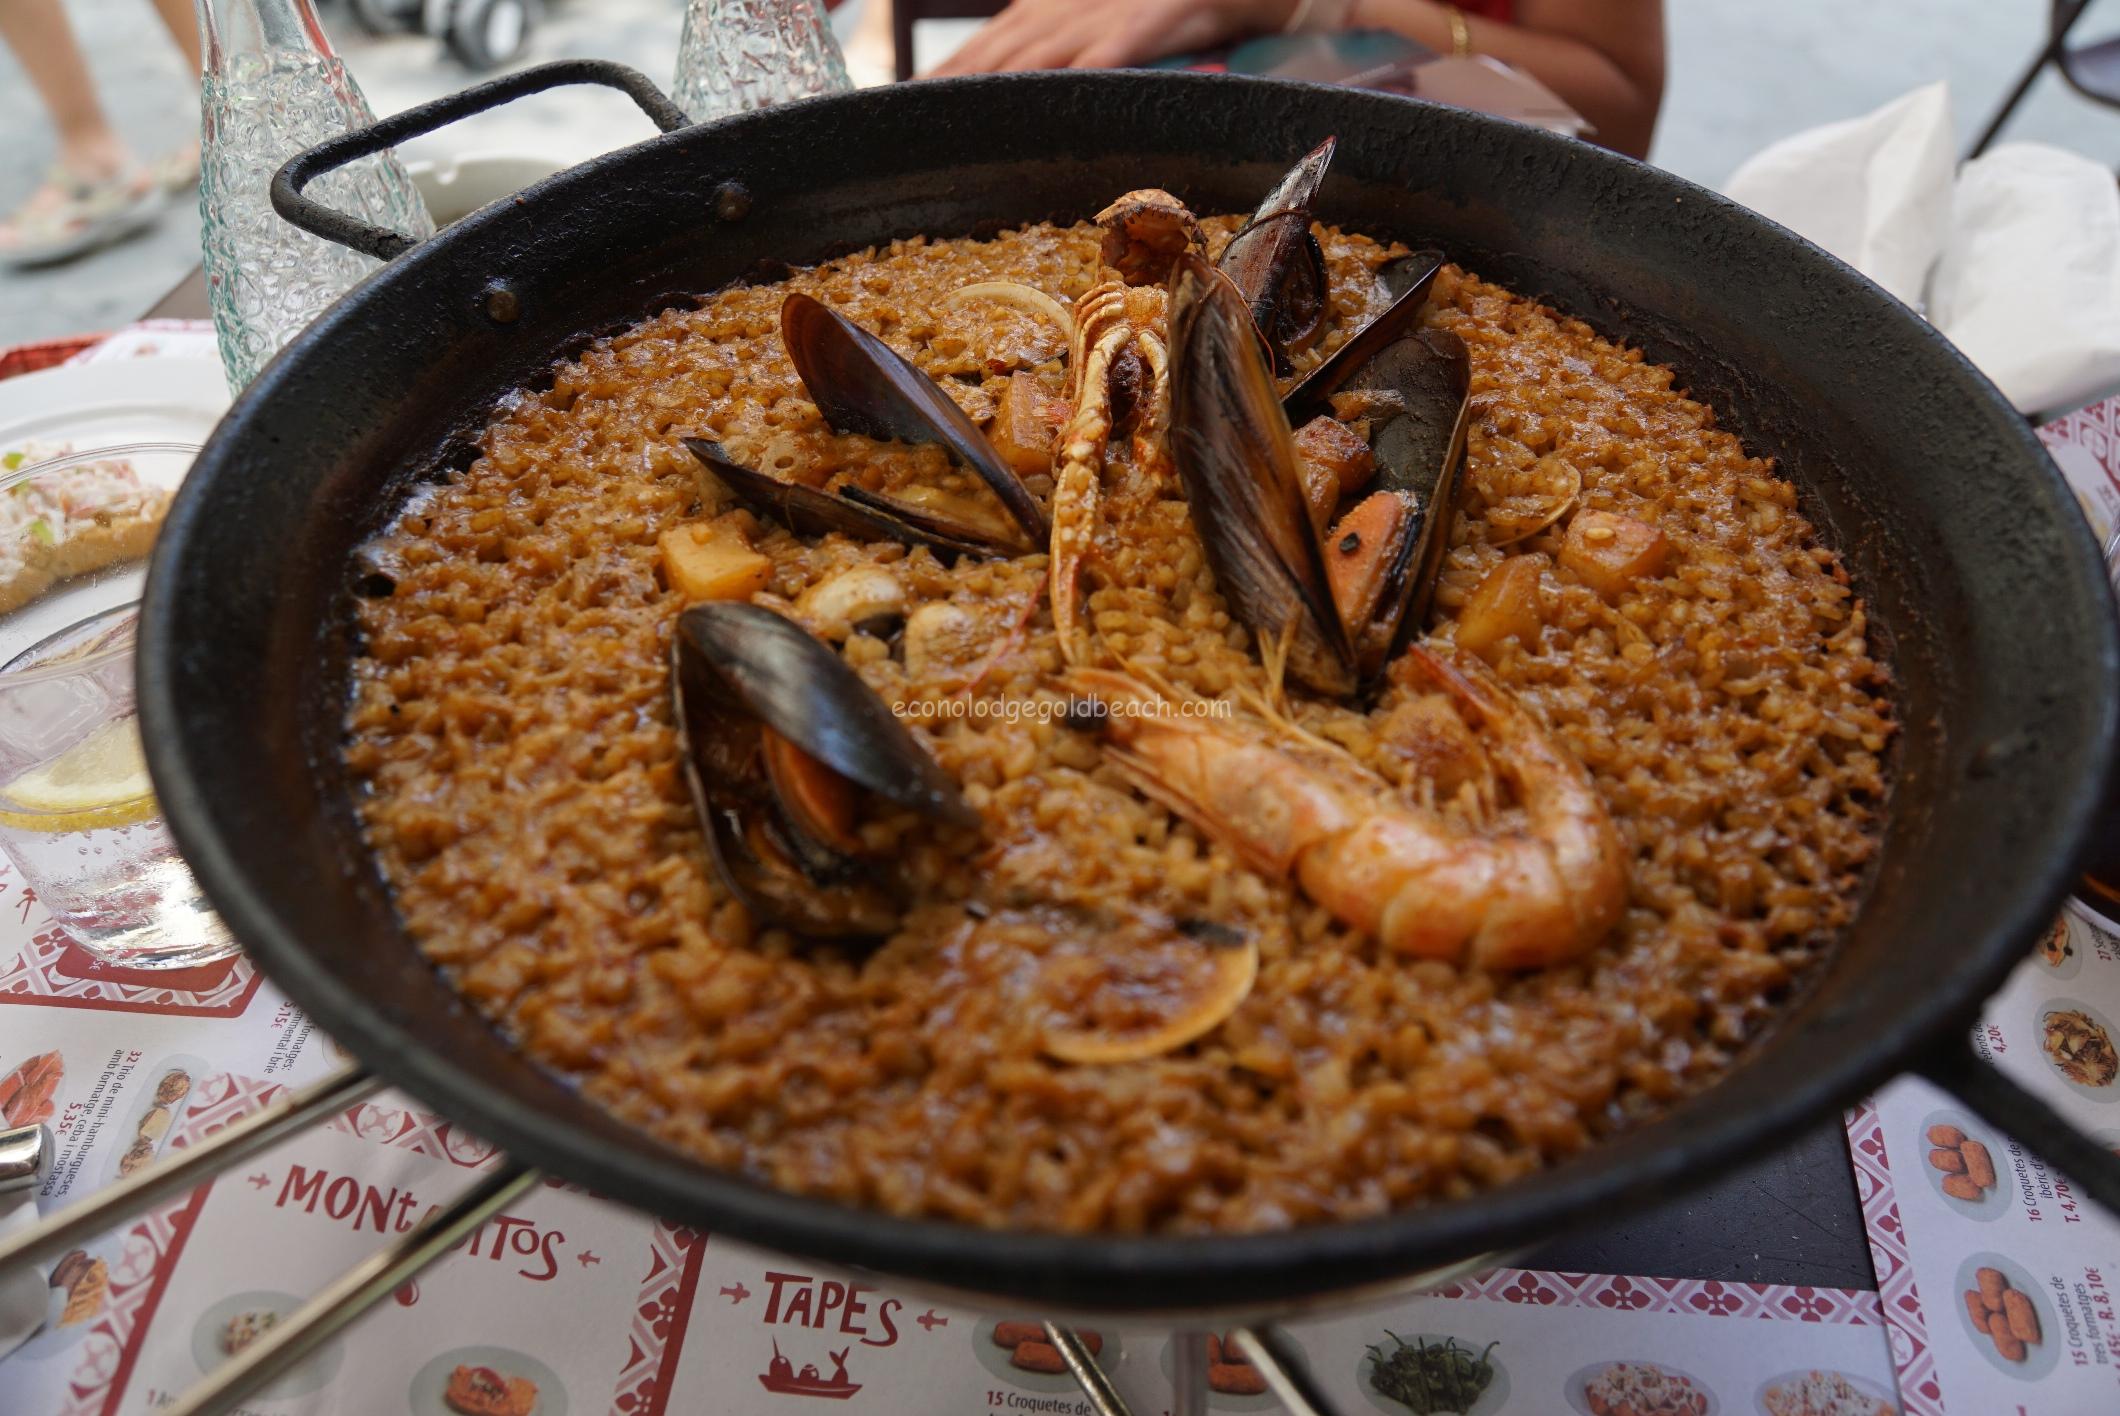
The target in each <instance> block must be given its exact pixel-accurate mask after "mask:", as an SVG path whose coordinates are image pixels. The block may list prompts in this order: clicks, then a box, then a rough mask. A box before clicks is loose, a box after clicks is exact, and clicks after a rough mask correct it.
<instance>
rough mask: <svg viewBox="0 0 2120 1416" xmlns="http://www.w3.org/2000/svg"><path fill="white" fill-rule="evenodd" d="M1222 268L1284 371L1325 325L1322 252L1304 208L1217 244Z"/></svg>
mask: <svg viewBox="0 0 2120 1416" xmlns="http://www.w3.org/2000/svg"><path fill="white" fill-rule="evenodd" d="M1219 264H1220V266H1221V268H1222V272H1223V273H1224V274H1225V275H1227V276H1228V277H1229V278H1230V280H1231V281H1233V282H1235V284H1236V287H1237V289H1238V291H1239V292H1240V293H1241V294H1242V295H1243V297H1244V305H1245V309H1246V312H1247V313H1248V314H1249V315H1250V317H1251V322H1252V325H1253V327H1254V328H1256V329H1257V330H1258V337H1259V338H1262V339H1264V340H1265V341H1266V347H1267V350H1268V352H1269V353H1271V354H1272V355H1273V372H1274V373H1275V374H1277V375H1280V374H1286V373H1287V372H1288V370H1289V368H1290V367H1291V366H1290V364H1289V362H1288V356H1289V354H1290V353H1291V352H1292V351H1294V350H1298V349H1307V348H1309V347H1310V345H1311V344H1312V343H1313V342H1314V341H1315V340H1316V339H1317V337H1318V335H1319V333H1320V332H1322V331H1323V330H1324V328H1325V314H1326V311H1327V309H1328V308H1329V307H1330V295H1331V288H1330V282H1329V281H1328V279H1327V276H1326V273H1325V252H1324V251H1323V250H1321V249H1320V248H1319V246H1318V238H1317V237H1315V236H1313V235H1312V234H1311V232H1310V215H1309V213H1307V212H1285V213H1283V214H1282V215H1280V216H1270V217H1268V218H1267V219H1266V220H1264V221H1261V222H1255V223H1253V224H1252V225H1250V226H1247V227H1245V228H1244V229H1243V230H1242V231H1239V232H1238V233H1237V234H1236V235H1234V236H1232V237H1230V239H1229V244H1228V245H1227V246H1224V247H1223V248H1222V258H1221V260H1220V262H1219Z"/></svg>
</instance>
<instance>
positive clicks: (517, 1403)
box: [408, 1344, 567, 1416]
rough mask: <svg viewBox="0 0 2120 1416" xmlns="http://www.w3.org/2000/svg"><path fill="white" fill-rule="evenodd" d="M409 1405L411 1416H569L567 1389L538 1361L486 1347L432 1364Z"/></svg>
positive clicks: (437, 1359) (416, 1384)
mask: <svg viewBox="0 0 2120 1416" xmlns="http://www.w3.org/2000/svg"><path fill="white" fill-rule="evenodd" d="M408 1405H409V1408H410V1411H411V1416H567V1389H566V1388H565V1387H563V1386H561V1385H560V1380H559V1374H558V1373H557V1372H554V1371H553V1370H552V1369H551V1368H550V1367H548V1366H546V1365H545V1364H544V1363H543V1362H540V1361H538V1360H537V1359H536V1358H535V1357H532V1356H530V1355H528V1354H527V1353H523V1352H517V1351H516V1350H515V1349H513V1348H510V1347H497V1346H493V1345H491V1344H487V1345H482V1346H477V1347H458V1348H454V1349H452V1350H450V1351H448V1352H444V1353H441V1354H440V1355H438V1356H436V1357H434V1358H432V1359H430V1360H429V1361H428V1363H427V1365H425V1366H424V1367H421V1368H420V1370H419V1372H418V1373H417V1374H416V1375H415V1376H414V1377H413V1379H412V1390H411V1392H410V1395H409V1398H408Z"/></svg>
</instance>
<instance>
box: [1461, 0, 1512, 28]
mask: <svg viewBox="0 0 2120 1416" xmlns="http://www.w3.org/2000/svg"><path fill="white" fill-rule="evenodd" d="M1513 3H1514V0H1463V3H1461V4H1460V5H1459V6H1458V8H1459V9H1460V10H1463V11H1464V12H1465V13H1466V14H1468V15H1478V16H1480V17H1481V18H1482V19H1488V20H1497V21H1499V22H1500V23H1502V24H1505V25H1506V24H1508V23H1509V22H1510V21H1511V20H1512V19H1514V18H1515V16H1513V15H1512V14H1510V13H1509V12H1510V9H1511V8H1512V6H1513Z"/></svg>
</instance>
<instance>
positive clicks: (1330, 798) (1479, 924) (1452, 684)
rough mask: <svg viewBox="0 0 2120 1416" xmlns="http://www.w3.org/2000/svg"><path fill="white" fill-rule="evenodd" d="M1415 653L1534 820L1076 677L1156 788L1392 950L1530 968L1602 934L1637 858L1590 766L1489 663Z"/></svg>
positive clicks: (1113, 741) (1120, 680) (1109, 678)
mask: <svg viewBox="0 0 2120 1416" xmlns="http://www.w3.org/2000/svg"><path fill="white" fill-rule="evenodd" d="M1406 653H1407V655H1408V656H1409V658H1410V659H1411V662H1412V666H1413V667H1414V668H1415V669H1416V670H1417V671H1418V672H1419V673H1420V674H1421V675H1422V676H1424V677H1426V678H1427V679H1428V680H1429V681H1430V682H1432V683H1433V684H1434V685H1436V686H1437V687H1438V688H1440V689H1441V690H1442V691H1443V692H1444V693H1446V694H1447V695H1449V697H1450V698H1451V699H1452V700H1453V701H1454V702H1455V703H1456V705H1457V706H1458V708H1459V710H1460V711H1461V712H1462V713H1464V714H1465V716H1466V717H1467V718H1468V719H1470V720H1471V721H1472V725H1473V726H1474V727H1475V728H1477V729H1479V730H1481V731H1482V732H1483V733H1484V734H1485V735H1486V737H1487V738H1488V740H1489V756H1490V757H1491V758H1492V760H1493V761H1494V762H1495V764H1496V766H1497V768H1498V770H1499V772H1500V775H1501V776H1502V777H1503V778H1504V779H1506V780H1507V781H1508V782H1509V784H1510V785H1511V786H1512V788H1513V789H1514V791H1515V793H1516V797H1517V800H1518V802H1519V803H1520V804H1521V806H1522V807H1523V810H1524V813H1525V815H1526V816H1527V817H1528V818H1529V829H1527V830H1525V831H1521V832H1506V833H1503V832H1482V831H1471V830H1465V829H1462V828H1458V827H1455V826H1453V825H1452V824H1451V823H1449V822H1447V821H1445V820H1444V819H1443V818H1442V817H1441V816H1439V815H1437V814H1436V813H1434V812H1432V811H1427V810H1423V809H1421V808H1419V807H1416V806H1413V805H1411V804H1410V803H1408V802H1406V801H1404V800H1402V799H1401V798H1400V797H1399V796H1398V795H1397V794H1396V793H1395V792H1393V791H1392V789H1391V788H1390V787H1389V786H1388V785H1387V784H1386V783H1384V782H1383V781H1381V780H1379V779H1377V778H1375V777H1372V776H1370V775H1369V774H1368V773H1367V772H1365V771H1364V770H1363V769H1361V768H1360V767H1359V766H1358V765H1356V764H1355V763H1354V762H1353V761H1352V760H1351V759H1348V758H1346V757H1344V756H1343V755H1341V754H1339V753H1338V752H1337V751H1336V750H1330V749H1328V748H1326V747H1325V746H1324V745H1322V744H1320V745H1316V746H1312V745H1309V744H1306V743H1303V742H1297V741H1289V740H1286V739H1284V738H1281V737H1279V736H1277V735H1276V734H1274V733H1272V732H1271V731H1270V730H1268V729H1266V728H1265V727H1263V726H1251V725H1247V724H1244V723H1238V722H1233V721H1231V720H1228V719H1217V718H1211V717H1205V716H1191V715H1184V714H1181V713H1180V712H1179V711H1177V710H1176V709H1175V708H1173V707H1172V706H1171V705H1170V704H1169V703H1167V702H1166V701H1165V700H1164V699H1163V698H1162V696H1161V695H1160V694H1158V693H1157V692H1156V691H1155V690H1153V689H1151V688H1149V687H1148V686H1147V685H1145V684H1143V683H1142V682H1140V681H1139V680H1138V679H1135V678H1132V677H1130V676H1128V675H1126V674H1122V673H1116V672H1111V671H1108V670H1097V669H1084V670H1078V671H1076V672H1075V673H1073V674H1072V675H1070V682H1071V683H1072V684H1073V685H1074V686H1075V687H1077V688H1079V689H1081V690H1082V691H1084V692H1087V693H1090V694H1093V695H1095V696H1096V697H1098V698H1099V699H1101V700H1103V701H1104V703H1105V706H1106V710H1107V711H1106V713H1105V715H1104V732H1105V736H1106V740H1107V747H1106V752H1107V757H1108V759H1109V760H1111V761H1113V762H1115V763H1116V764H1117V765H1118V766H1119V767H1120V768H1121V769H1122V770H1123V771H1124V772H1125V773H1126V775H1127V776H1128V777H1129V778H1130V779H1131V780H1132V781H1133V782H1134V783H1135V785H1137V786H1138V787H1140V788H1141V790H1142V791H1143V792H1144V793H1146V794H1147V795H1149V796H1150V797H1152V798H1153V799H1155V800H1158V801H1161V802H1163V803H1164V804H1165V805H1167V806H1169V807H1170V808H1171V810H1173V811H1175V812H1177V813H1178V814H1179V815H1180V816H1183V817H1184V818H1185V819H1186V820H1188V821H1190V822H1192V823H1193V824H1194V825H1195V826H1197V827H1198V828H1199V829H1200V830H1202V831H1204V832H1206V833H1207V834H1209V835H1210V836H1213V837H1214V838H1215V839H1217V840H1219V841H1221V842H1223V843H1224V844H1225V845H1227V846H1228V847H1229V848H1230V849H1231V850H1233V851H1235V852H1236V853H1237V854H1238V855H1239V856H1240V857H1242V858H1243V859H1244V861H1245V863H1246V864H1248V865H1250V866H1251V867H1252V868H1253V869H1255V870H1258V871H1259V872H1261V873H1262V874H1268V875H1272V876H1275V877H1277V878H1281V879H1286V878H1288V877H1289V876H1290V875H1293V876H1294V878H1295V880H1296V882H1297V884H1298V885H1299V886H1300V888H1301V889H1302V891H1303V893H1304V894H1306V895H1308V896H1309V897H1310V898H1311V899H1313V900H1315V901H1316V902H1317V903H1319V904H1320V905H1323V906H1324V907H1325V908H1326V909H1327V910H1328V911H1330V912H1331V914H1332V915H1333V917H1334V918H1335V919H1338V920H1339V921H1341V922H1342V923H1344V924H1347V925H1350V926H1352V927H1354V928H1356V929H1360V930H1363V931H1365V932H1367V933H1369V934H1371V935H1372V936H1374V937H1375V938H1376V939H1377V940H1378V941H1379V942H1380V943H1382V944H1383V945H1384V947H1385V948H1387V949H1390V950H1392V951H1393V952H1395V953H1399V954H1405V955H1411V956H1414V957H1417V958H1428V959H1443V960H1448V961H1451V962H1456V963H1464V962H1468V961H1469V962H1470V963H1472V964H1475V965H1477V966H1479V967H1481V968H1487V969H1527V968H1540V967H1544V966H1546V965H1551V964H1557V963H1563V962H1565V961H1567V960H1569V959H1573V958H1575V957H1577V956H1579V955H1581V954H1583V953H1585V952H1587V951H1588V950H1590V949H1592V948H1594V947H1596V945H1597V944H1598V943H1599V942H1601V941H1602V940H1603V939H1604V938H1605V937H1606V936H1607V935H1608V934H1610V933H1611V932H1612V930H1613V928H1614V926H1616V925H1617V924H1618V923H1619V920H1620V916H1621V914H1622V913H1623V912H1624V911H1625V909H1626V905H1627V861H1626V851H1625V848H1624V847H1623V845H1622V844H1621V842H1620V838H1619V833H1618V832H1617V831H1616V830H1615V829H1614V828H1613V825H1612V818H1611V817H1610V815H1609V814H1607V812H1606V810H1605V807H1604V803H1603V802H1602V801H1600V800H1599V799H1598V795H1597V789H1596V787H1595V786H1594V785H1593V784H1592V783H1591V781H1590V776H1589V773H1588V772H1587V771H1586V770H1584V768H1583V765H1582V764H1581V763H1580V762H1578V761H1577V760H1576V759H1575V757H1574V755H1573V754H1572V753H1570V752H1569V751H1568V749H1567V747H1566V746H1565V745H1563V744H1562V743H1561V742H1559V741H1558V740H1556V739H1555V738H1554V737H1553V735H1552V734H1550V733H1549V732H1547V731H1546V729H1545V728H1544V727H1542V726H1541V725H1540V724H1539V723H1538V721H1537V720H1536V719H1534V718H1533V717H1532V716H1531V714H1530V713H1529V712H1527V711H1526V710H1525V709H1524V707H1523V705H1521V704H1520V703H1518V702H1517V701H1516V700H1515V698H1514V697H1512V696H1511V695H1510V694H1509V693H1508V691H1507V690H1506V689H1504V688H1503V687H1502V686H1501V685H1500V684H1499V683H1497V682H1495V681H1494V679H1493V677H1492V676H1491V675H1490V674H1489V673H1488V672H1487V671H1486V669H1485V667H1484V666H1483V665H1480V664H1479V663H1478V661H1477V660H1475V659H1472V658H1471V657H1470V656H1467V655H1463V654H1458V655H1455V656H1454V659H1446V658H1444V657H1443V656H1442V655H1440V654H1438V653H1435V652H1434V651H1431V650H1429V649H1427V648H1424V647H1421V646H1418V645H1417V646H1414V647H1412V648H1410V649H1408V650H1407V651H1406Z"/></svg>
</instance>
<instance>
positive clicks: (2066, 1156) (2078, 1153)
mask: <svg viewBox="0 0 2120 1416" xmlns="http://www.w3.org/2000/svg"><path fill="white" fill-rule="evenodd" d="M1915 1070H1916V1071H1918V1072H1920V1074H1921V1075H1922V1076H1924V1077H1926V1078H1928V1079H1929V1080H1930V1081H1931V1082H1934V1083H1935V1084H1936V1085H1937V1086H1939V1087H1941V1088H1943V1089H1944V1090H1945V1091H1947V1092H1949V1093H1950V1094H1951V1095H1952V1096H1955V1097H1957V1098H1958V1099H1959V1100H1960V1101H1962V1102H1964V1103H1965V1104H1966V1105H1967V1106H1969V1107H1971V1108H1972V1109H1973V1110H1974V1111H1976V1112H1978V1113H1979V1114H1980V1116H1981V1118H1982V1119H1983V1120H1986V1121H1988V1122H1990V1123H1992V1124H1994V1125H1995V1126H1998V1127H2000V1128H2001V1129H2002V1130H2004V1131H2006V1132H2007V1133H2009V1134H2010V1135H2012V1136H2015V1137H2016V1138H2017V1139H2018V1140H2019V1141H2021V1142H2023V1144H2024V1146H2025V1148H2026V1149H2028V1150H2030V1151H2032V1152H2034V1153H2035V1154H2037V1155H2038V1156H2039V1158H2040V1159H2042V1160H2044V1161H2046V1162H2047V1163H2048V1164H2050V1165H2052V1166H2054V1167H2055V1168H2056V1169H2058V1170H2060V1171H2061V1172H2062V1173H2063V1174H2064V1175H2066V1176H2067V1177H2068V1178H2069V1180H2070V1181H2071V1182H2072V1183H2073V1184H2074V1185H2075V1186H2076V1188H2077V1189H2078V1190H2080V1191H2081V1192H2082V1193H2084V1194H2086V1195H2089V1196H2090V1197H2091V1198H2092V1199H2094V1200H2096V1201H2097V1202H2098V1203H2099V1204H2100V1205H2103V1206H2104V1207H2105V1209H2106V1210H2107V1211H2108V1212H2109V1213H2112V1214H2115V1215H2120V1155H2115V1154H2113V1152H2111V1151H2110V1150H2107V1149H2106V1148H2105V1146H2104V1145H2102V1144H2100V1143H2099V1142H2097V1141H2094V1140H2092V1139H2091V1138H2090V1137H2089V1136H2086V1135H2084V1134H2083V1133H2082V1132H2081V1131H2079V1130H2077V1129H2076V1128H2075V1127H2074V1126H2071V1125H2070V1124H2069V1123H2068V1122H2067V1121H2065V1120H2063V1119H2062V1117H2061V1114H2060V1113H2059V1112H2057V1111H2055V1110H2054V1108H2053V1107H2051V1106H2048V1105H2047V1104H2046V1103H2045V1102H2043V1101H2041V1100H2040V1099H2039V1098H2038V1097H2036V1096H2034V1095H2032V1094H2031V1093H2030V1092H2028V1091H2026V1090H2025V1089H2024V1088H2023V1087H2020V1086H2018V1085H2017V1084H2016V1083H2015V1082H2013V1081H2011V1080H2010V1079H2009V1078H2008V1077H2006V1076H2004V1075H2003V1074H2002V1072H2001V1070H2000V1069H1999V1068H1997V1067H1996V1066H1995V1065H1994V1064H1993V1063H1992V1062H1989V1061H1987V1060H1986V1059H1985V1058H1983V1057H1981V1056H1980V1054H1978V1053H1977V1052H1975V1051H1974V1050H1973V1045H1972V1043H1971V1041H1969V1040H1968V1038H1967V1037H1966V1036H1964V1035H1953V1036H1952V1038H1951V1039H1950V1041H1948V1042H1946V1043H1944V1044H1942V1045H1940V1046H1938V1047H1937V1048H1936V1049H1935V1050H1934V1051H1932V1052H1931V1053H1930V1054H1929V1055H1928V1056H1927V1057H1925V1058H1923V1059H1922V1061H1921V1063H1920V1065H1919V1066H1918V1067H1916V1069H1915Z"/></svg>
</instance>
